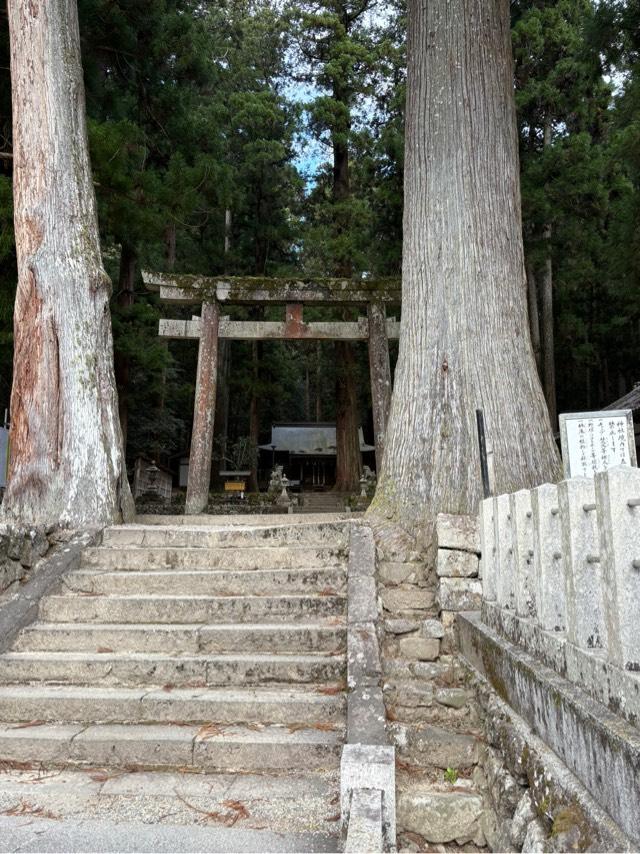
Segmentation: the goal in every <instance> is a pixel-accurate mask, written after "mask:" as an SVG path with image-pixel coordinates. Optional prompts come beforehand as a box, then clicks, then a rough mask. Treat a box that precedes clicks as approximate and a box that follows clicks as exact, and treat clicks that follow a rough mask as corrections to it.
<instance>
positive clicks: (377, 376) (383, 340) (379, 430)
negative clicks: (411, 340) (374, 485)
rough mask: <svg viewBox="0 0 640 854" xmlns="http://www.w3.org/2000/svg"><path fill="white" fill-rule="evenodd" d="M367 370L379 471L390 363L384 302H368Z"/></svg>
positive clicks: (388, 402) (387, 415)
mask: <svg viewBox="0 0 640 854" xmlns="http://www.w3.org/2000/svg"><path fill="white" fill-rule="evenodd" d="M367 313H368V316H369V373H370V375H371V403H372V406H373V432H374V441H375V446H376V469H377V471H378V474H380V467H381V465H382V455H383V452H384V439H385V433H386V430H387V420H388V418H389V407H390V405H391V363H390V361H389V341H388V339H387V319H386V313H385V309H384V306H383V305H382V304H380V303H374V302H372V303H369V306H368V309H367Z"/></svg>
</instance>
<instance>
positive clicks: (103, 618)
mask: <svg viewBox="0 0 640 854" xmlns="http://www.w3.org/2000/svg"><path fill="white" fill-rule="evenodd" d="M344 610H345V599H344V597H342V596H159V595H154V596H77V595H76V596H74V595H67V596H47V597H46V598H45V599H43V600H42V601H41V602H40V608H39V614H40V619H41V620H43V621H46V622H50V623H72V622H79V623H92V622H96V623H137V624H140V623H207V624H210V623H232V622H250V623H268V622H279V621H280V620H283V619H284V620H287V621H289V622H291V621H294V622H295V621H298V620H306V621H308V620H309V619H312V618H314V617H335V616H340V615H341V614H343V613H344Z"/></svg>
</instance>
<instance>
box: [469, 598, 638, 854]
mask: <svg viewBox="0 0 640 854" xmlns="http://www.w3.org/2000/svg"><path fill="white" fill-rule="evenodd" d="M458 633H459V638H460V650H461V654H462V656H463V658H464V659H465V660H466V662H467V663H468V664H470V665H471V666H472V667H473V668H475V670H476V671H477V672H478V673H480V674H481V675H482V676H483V677H484V678H485V679H487V680H488V682H489V684H490V685H491V686H492V687H493V688H494V689H495V691H496V692H497V693H498V694H499V695H500V699H501V700H502V701H504V703H503V705H505V704H508V706H510V707H511V708H512V709H513V711H514V712H515V714H516V716H519V717H520V718H521V719H522V723H521V726H522V725H523V724H527V725H528V726H529V727H531V729H532V730H533V731H534V732H535V733H536V734H537V735H538V736H539V737H540V738H541V739H542V741H543V742H544V743H545V745H549V747H550V748H551V750H553V751H554V753H555V754H556V755H557V756H558V757H559V758H560V759H561V760H562V762H563V763H565V764H566V768H568V769H569V771H571V772H572V774H567V773H566V771H565V773H564V775H563V779H564V780H565V783H564V784H563V785H564V786H565V788H567V785H568V784H566V779H568V778H569V777H570V778H571V779H572V780H573V781H574V782H573V784H572V787H573V793H572V792H571V790H569V792H568V794H567V792H564V793H563V794H562V797H559V794H560V792H559V788H558V785H557V781H556V780H553V781H552V780H550V779H549V780H546V781H544V782H543V785H540V780H536V777H537V776H539V771H538V769H537V768H534V767H532V769H528V768H527V767H526V766H527V763H528V762H529V759H530V753H531V743H532V739H531V737H529V738H524V739H521V741H522V744H521V745H520V746H519V747H518V751H517V752H518V762H519V764H520V771H521V773H522V772H524V773H526V774H527V776H529V777H530V780H529V782H530V785H531V791H532V794H533V796H534V797H538V799H539V802H538V803H537V804H536V805H537V807H538V809H540V810H541V812H543V813H545V814H549V813H550V814H549V818H550V819H551V820H554V819H555V818H556V817H557V816H556V815H554V810H555V811H557V810H558V809H562V808H563V807H566V805H567V804H569V805H571V804H572V803H573V802H574V801H575V803H576V804H577V805H578V807H579V809H578V808H577V807H576V809H575V810H574V812H575V813H576V819H575V822H574V823H576V824H577V825H580V827H581V828H583V830H582V835H583V836H588V837H589V845H588V846H582V845H581V847H580V849H579V850H595V851H627V850H637V844H638V827H639V825H638V816H640V790H638V786H637V780H638V775H639V774H640V733H638V730H637V729H636V728H635V727H633V726H632V725H631V724H629V723H627V722H626V721H624V720H621V719H620V717H618V716H616V715H614V714H613V713H612V712H610V711H609V710H608V709H606V708H605V707H604V706H602V705H600V704H599V703H597V702H595V701H594V700H593V699H591V697H589V696H588V695H587V694H585V693H584V692H582V691H580V689H578V688H577V687H576V686H575V685H573V684H572V683H571V682H568V681H567V680H566V679H563V678H562V677H560V676H558V674H557V673H555V672H554V671H553V670H551V669H549V668H548V667H546V666H545V665H544V664H541V663H540V662H538V661H537V660H536V659H535V658H533V657H532V656H530V655H529V654H528V653H526V652H524V651H523V650H522V649H520V648H518V647H516V646H514V645H513V644H511V643H510V642H509V641H507V640H505V639H504V638H502V637H500V636H499V635H497V634H496V633H495V632H494V631H493V630H492V629H491V628H489V627H488V626H486V625H485V624H484V623H482V621H481V619H480V615H479V614H477V613H476V614H465V615H458ZM510 716H512V717H513V715H512V714H511V713H510ZM512 730H513V727H512ZM500 747H501V749H502V751H503V753H504V755H505V756H508V754H509V751H510V745H509V744H500ZM541 749H542V748H540V750H541ZM544 750H545V751H546V752H547V753H549V754H550V753H551V751H550V750H548V748H546V747H544ZM555 764H556V765H558V764H559V763H558V762H557V759H556V763H555ZM552 767H554V766H553V764H552V763H550V758H549V757H548V756H547V757H545V759H544V762H543V763H542V765H541V768H542V776H543V778H544V777H545V775H548V771H547V769H548V768H552ZM530 771H531V773H530ZM573 775H575V777H573ZM576 777H577V778H578V779H577V780H576V779H575V778H576ZM578 780H579V781H580V783H581V784H582V786H580V785H579V784H578ZM552 782H553V783H555V784H556V785H555V786H552V785H551V784H552ZM583 786H584V788H583ZM554 789H555V790H556V791H555V792H554ZM579 791H581V796H580V798H578V797H577V793H578V792H579ZM605 811H606V812H605ZM565 812H566V809H565ZM607 814H608V815H607ZM609 816H610V817H611V818H609ZM611 819H613V821H611ZM614 822H615V823H617V824H618V827H616V825H615V824H614ZM625 834H626V835H625ZM627 835H628V836H627ZM632 840H633V841H632Z"/></svg>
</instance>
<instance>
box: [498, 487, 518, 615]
mask: <svg viewBox="0 0 640 854" xmlns="http://www.w3.org/2000/svg"><path fill="white" fill-rule="evenodd" d="M495 508H496V509H495V517H496V531H497V535H496V540H497V542H496V557H497V563H496V570H497V572H496V593H497V596H496V598H497V603H498V605H499V606H500V607H501V608H506V609H507V610H509V611H515V607H516V578H515V574H516V563H515V556H514V553H513V539H514V536H513V533H514V532H513V522H512V517H511V496H510V495H498V497H497V498H496V504H495Z"/></svg>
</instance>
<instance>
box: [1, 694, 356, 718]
mask: <svg viewBox="0 0 640 854" xmlns="http://www.w3.org/2000/svg"><path fill="white" fill-rule="evenodd" d="M345 703H346V700H345V696H344V695H343V694H338V695H335V696H331V695H326V694H319V693H318V692H317V691H313V690H308V689H307V690H305V689H304V688H298V689H297V690H292V689H291V688H287V687H282V688H279V689H278V690H275V689H273V688H270V689H247V688H233V689H229V688H218V689H214V690H211V689H202V688H199V689H197V688H191V689H175V690H172V691H163V690H162V689H156V690H155V691H148V690H147V689H146V688H103V687H93V686H80V685H78V686H76V685H70V686H67V685H62V686H61V685H46V684H44V685H4V686H0V721H4V722H8V723H12V722H20V721H39V722H48V723H54V722H65V723H69V722H73V723H91V724H106V723H172V722H175V721H179V722H180V723H181V724H187V723H193V724H195V723H205V722H207V723H209V722H215V723H224V724H251V723H257V724H298V723H300V724H307V725H314V724H319V725H323V724H331V725H334V724H335V725H337V726H338V727H340V726H342V725H343V724H344V716H345Z"/></svg>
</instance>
